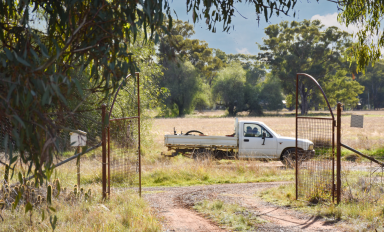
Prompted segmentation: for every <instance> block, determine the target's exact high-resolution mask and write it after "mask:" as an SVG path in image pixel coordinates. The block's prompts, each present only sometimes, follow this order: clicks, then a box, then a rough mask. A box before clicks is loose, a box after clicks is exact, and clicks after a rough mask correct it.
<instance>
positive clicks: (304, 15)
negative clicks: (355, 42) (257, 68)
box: [170, 0, 356, 55]
mask: <svg viewBox="0 0 384 232" xmlns="http://www.w3.org/2000/svg"><path fill="white" fill-rule="evenodd" d="M185 4H186V1H185V0H173V2H172V3H171V4H170V6H171V8H172V9H174V10H175V11H176V13H177V16H178V18H179V19H181V20H183V21H188V20H189V22H190V23H191V24H193V20H192V14H191V13H188V14H187V13H186V5H185ZM235 6H236V8H237V10H238V11H239V12H240V13H241V15H243V16H244V17H246V18H247V19H245V18H243V17H241V16H240V15H239V13H237V12H236V13H235V17H234V18H233V23H232V25H234V26H235V28H234V30H233V29H232V28H231V29H230V30H229V32H228V33H227V32H222V24H216V29H217V30H216V31H217V32H216V33H212V32H210V31H208V29H206V25H205V23H204V22H203V21H199V22H198V23H196V24H195V25H194V27H195V32H196V34H195V35H194V36H193V37H192V38H193V39H199V40H204V41H206V42H207V43H208V45H209V47H211V48H218V49H220V50H223V51H224V52H225V53H228V54H229V53H232V54H236V53H244V54H252V55H257V53H258V52H260V50H259V48H258V46H257V44H256V42H257V43H260V44H262V42H263V40H262V38H263V37H265V36H266V35H265V34H264V28H265V27H267V26H268V25H270V24H277V23H280V22H281V21H284V20H287V21H293V20H295V21H302V20H303V19H312V20H313V19H319V20H321V21H322V23H323V24H324V25H325V26H338V27H340V28H341V29H343V30H345V31H348V32H350V33H353V32H354V31H356V28H355V27H349V28H346V27H345V26H343V25H340V24H339V23H338V22H337V6H336V4H335V3H332V2H328V1H326V0H320V1H319V2H317V1H315V0H308V1H307V0H299V2H298V3H297V4H296V6H295V8H294V9H295V10H296V17H295V18H293V12H292V13H291V16H282V15H280V16H279V17H276V16H272V18H271V19H270V22H268V23H267V22H265V18H264V15H261V16H260V24H259V25H258V22H257V21H256V18H257V16H256V14H255V12H254V7H253V5H248V4H245V3H241V4H237V5H235ZM174 17H175V18H176V16H174Z"/></svg>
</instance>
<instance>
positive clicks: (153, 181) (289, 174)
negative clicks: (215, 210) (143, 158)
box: [142, 156, 294, 186]
mask: <svg viewBox="0 0 384 232" xmlns="http://www.w3.org/2000/svg"><path fill="white" fill-rule="evenodd" d="M142 178H143V182H142V183H143V185H144V186H188V185H201V184H221V183H247V182H271V181H292V180H293V179H294V173H293V170H289V169H288V170H287V169H285V168H281V167H265V166H264V163H262V162H257V161H251V162H249V161H242V160H236V161H223V162H218V161H212V160H208V161H202V162H197V161H194V160H192V159H189V158H185V157H182V156H178V157H174V158H172V163H169V164H164V163H163V164H162V165H158V166H154V167H153V168H152V169H150V170H144V172H143V177H142Z"/></svg>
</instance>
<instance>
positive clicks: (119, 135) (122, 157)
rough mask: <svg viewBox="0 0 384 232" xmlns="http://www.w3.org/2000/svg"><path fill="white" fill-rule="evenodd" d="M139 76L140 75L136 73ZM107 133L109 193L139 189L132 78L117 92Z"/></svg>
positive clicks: (134, 95) (137, 109)
mask: <svg viewBox="0 0 384 232" xmlns="http://www.w3.org/2000/svg"><path fill="white" fill-rule="evenodd" d="M136 77H137V78H138V76H136ZM115 97H116V98H115V101H114V103H112V105H113V108H112V110H111V116H110V118H109V127H108V135H107V140H108V142H107V144H108V147H107V153H108V161H107V162H108V190H107V191H108V192H109V194H113V192H116V191H121V190H132V191H133V192H139V190H140V165H139V156H140V153H139V149H140V136H139V131H140V130H139V125H140V122H139V120H140V118H139V108H138V102H139V100H138V91H137V79H136V81H135V80H134V79H132V78H131V77H128V78H127V81H126V83H124V85H122V86H121V89H120V90H119V91H118V92H117V93H116V96H115Z"/></svg>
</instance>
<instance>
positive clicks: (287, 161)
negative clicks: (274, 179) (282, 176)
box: [281, 148, 300, 168]
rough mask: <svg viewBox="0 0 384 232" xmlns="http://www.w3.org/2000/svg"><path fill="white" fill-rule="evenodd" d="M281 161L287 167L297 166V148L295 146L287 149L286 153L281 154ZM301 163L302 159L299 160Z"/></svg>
mask: <svg viewBox="0 0 384 232" xmlns="http://www.w3.org/2000/svg"><path fill="white" fill-rule="evenodd" d="M281 162H282V163H283V164H284V165H285V167H287V168H295V167H296V149H295V148H289V149H287V150H286V151H285V152H284V154H283V155H282V156H281ZM299 165H300V161H299Z"/></svg>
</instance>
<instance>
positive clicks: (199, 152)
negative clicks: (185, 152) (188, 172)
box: [192, 149, 214, 161]
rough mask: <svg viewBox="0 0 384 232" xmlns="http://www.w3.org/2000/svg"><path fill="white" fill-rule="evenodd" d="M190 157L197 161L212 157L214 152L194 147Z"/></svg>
mask: <svg viewBox="0 0 384 232" xmlns="http://www.w3.org/2000/svg"><path fill="white" fill-rule="evenodd" d="M192 158H193V159H194V160H197V161H203V160H209V159H212V158H214V154H213V153H212V151H210V150H208V149H196V150H195V151H194V152H193V154H192Z"/></svg>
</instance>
